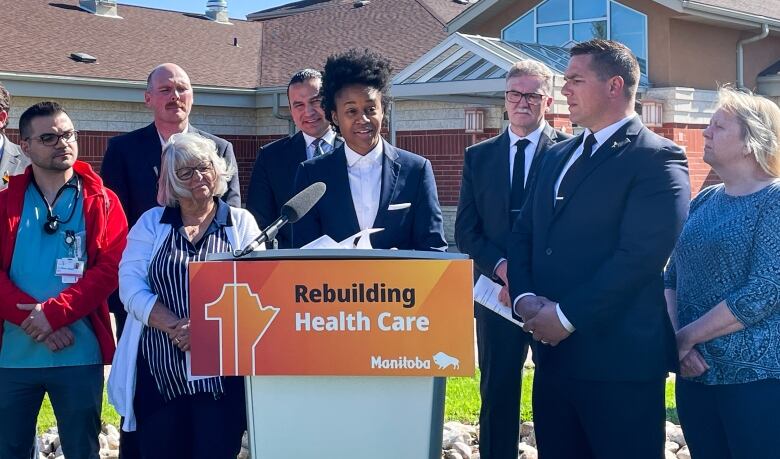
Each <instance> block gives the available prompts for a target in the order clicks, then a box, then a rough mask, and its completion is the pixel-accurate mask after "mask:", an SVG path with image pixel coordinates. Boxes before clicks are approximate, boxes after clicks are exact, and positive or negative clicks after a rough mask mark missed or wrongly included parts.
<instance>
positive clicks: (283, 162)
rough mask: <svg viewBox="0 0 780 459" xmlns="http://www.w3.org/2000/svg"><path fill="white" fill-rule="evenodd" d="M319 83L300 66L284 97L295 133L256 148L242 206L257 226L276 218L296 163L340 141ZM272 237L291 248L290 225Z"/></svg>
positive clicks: (287, 194)
mask: <svg viewBox="0 0 780 459" xmlns="http://www.w3.org/2000/svg"><path fill="white" fill-rule="evenodd" d="M321 86H322V74H321V73H320V72H318V71H317V70H312V69H304V70H301V71H299V72H297V73H296V74H295V75H293V76H292V78H291V79H290V83H289V84H288V85H287V100H288V101H289V103H290V115H291V116H292V119H293V122H294V123H295V127H296V128H298V132H297V133H296V134H295V135H292V136H288V137H285V138H282V139H279V140H276V141H274V142H272V143H270V144H268V145H266V146H264V147H262V148H260V151H259V152H258V153H257V160H256V161H255V166H254V168H253V169H252V179H251V181H250V182H249V191H248V196H247V198H246V208H247V210H248V211H250V212H252V215H254V216H255V219H256V220H257V223H258V224H259V225H260V227H261V228H264V227H266V226H268V225H270V224H271V223H272V222H273V221H274V220H276V219H277V218H278V217H279V215H280V212H281V210H282V206H283V205H284V204H285V203H286V202H287V201H289V200H290V198H292V197H293V194H294V193H293V192H294V189H293V186H294V180H295V172H296V171H297V170H298V165H299V164H301V163H302V162H304V161H306V160H307V159H311V158H314V157H315V156H318V155H321V154H325V153H330V152H331V151H333V149H335V148H337V147H338V146H340V145H341V143H342V140H341V139H340V138H339V137H337V136H336V132H335V131H333V129H331V127H330V123H329V122H328V120H327V119H326V118H325V112H323V111H322V104H321V97H320V87H321ZM276 239H277V241H278V243H279V248H280V249H289V248H290V247H292V225H285V226H283V227H282V229H281V230H280V231H279V234H277V236H276Z"/></svg>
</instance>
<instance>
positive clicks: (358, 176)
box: [344, 141, 384, 230]
mask: <svg viewBox="0 0 780 459" xmlns="http://www.w3.org/2000/svg"><path fill="white" fill-rule="evenodd" d="M383 150H384V148H383V146H382V142H381V141H380V142H379V143H378V144H377V145H376V147H374V148H373V149H372V150H371V151H369V152H368V153H366V154H365V155H361V154H358V153H356V152H355V151H354V150H352V149H351V148H349V145H347V144H346V143H345V144H344V152H345V153H346V154H347V175H348V176H349V189H350V191H351V192H352V204H353V205H354V206H355V214H357V219H358V225H359V226H360V229H361V230H364V229H366V228H371V227H373V226H374V220H376V214H377V212H379V197H380V194H381V191H382V153H383Z"/></svg>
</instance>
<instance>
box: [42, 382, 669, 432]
mask: <svg viewBox="0 0 780 459" xmlns="http://www.w3.org/2000/svg"><path fill="white" fill-rule="evenodd" d="M533 379H534V372H533V370H526V371H525V372H524V373H523V392H522V400H521V401H520V418H521V419H522V420H523V421H531V420H533V410H532V409H531V391H532V385H533ZM479 404H480V400H479V370H477V373H476V375H475V376H474V377H473V378H449V379H447V399H446V402H445V408H444V419H445V420H447V421H458V422H463V423H467V424H476V423H477V421H478V419H479ZM102 418H103V422H106V423H109V424H113V425H115V426H118V425H119V415H118V414H117V413H116V411H114V407H113V406H111V405H110V404H109V403H108V400H106V393H105V391H104V392H103V413H102ZM666 419H667V420H669V421H672V422H674V423H675V424H679V423H680V422H679V420H678V418H677V408H676V407H675V402H674V381H667V382H666ZM55 425H57V420H56V419H55V418H54V412H53V411H52V409H51V403H49V398H48V397H46V398H45V399H44V400H43V406H42V407H41V412H40V414H39V415H38V432H39V433H40V432H43V431H45V430H46V429H48V428H49V427H52V426H55Z"/></svg>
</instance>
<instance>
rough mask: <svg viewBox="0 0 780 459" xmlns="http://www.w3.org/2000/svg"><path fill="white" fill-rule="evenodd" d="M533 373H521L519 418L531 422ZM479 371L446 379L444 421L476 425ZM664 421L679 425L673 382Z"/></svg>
mask: <svg viewBox="0 0 780 459" xmlns="http://www.w3.org/2000/svg"><path fill="white" fill-rule="evenodd" d="M533 380H534V371H533V370H525V371H524V372H523V392H522V398H521V400H520V418H521V419H522V420H523V421H532V420H533V409H532V408H531V393H532V389H533V387H532V386H533ZM479 404H480V399H479V370H477V373H476V375H475V376H474V377H473V378H449V379H447V399H446V402H445V407H444V419H445V420H447V421H458V422H463V423H467V424H476V423H477V421H478V420H479ZM666 419H667V420H669V421H672V422H674V423H675V424H679V423H680V422H679V420H678V418H677V408H676V406H675V401H674V381H668V380H667V382H666Z"/></svg>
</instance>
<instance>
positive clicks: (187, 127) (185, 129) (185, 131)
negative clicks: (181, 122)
mask: <svg viewBox="0 0 780 459" xmlns="http://www.w3.org/2000/svg"><path fill="white" fill-rule="evenodd" d="M188 132H190V125H189V124H188V125H186V126H184V130H183V131H181V132H180V133H179V134H186V133H188ZM157 136H158V137H160V145H162V146H163V147H164V146H165V142H167V141H166V140H165V139H163V136H162V134H160V131H157ZM168 139H170V137H168ZM156 173H157V172H156V171H155V174H156Z"/></svg>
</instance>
